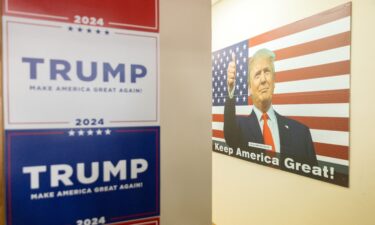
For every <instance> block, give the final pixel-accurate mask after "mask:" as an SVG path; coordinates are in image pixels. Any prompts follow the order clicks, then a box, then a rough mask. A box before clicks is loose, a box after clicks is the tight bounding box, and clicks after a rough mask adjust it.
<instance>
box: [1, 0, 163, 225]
mask: <svg viewBox="0 0 375 225" xmlns="http://www.w3.org/2000/svg"><path fill="white" fill-rule="evenodd" d="M2 8H3V10H2V29H3V30H2V34H3V39H2V40H3V43H2V45H3V48H2V49H3V51H2V55H3V57H2V58H3V71H2V81H3V82H2V83H3V115H4V118H3V121H4V128H5V138H4V140H5V143H4V146H3V147H4V152H5V154H4V155H5V156H4V157H5V158H4V170H5V179H4V180H5V183H6V188H5V193H6V224H8V225H24V224H36V225H43V224H45V225H51V224H56V225H60V224H61V225H68V224H70V225H73V224H77V225H81V224H82V225H95V224H117V225H136V224H142V225H158V224H159V214H160V201H159V196H160V194H159V189H160V188H159V187H160V179H159V177H160V176H159V174H160V163H159V158H160V157H159V152H160V143H159V142H160V127H159V80H160V79H159V65H158V64H159V34H158V32H159V1H158V0H145V1H134V0H121V1H120V0H115V1H97V0H95V1H84V0H79V1H70V0H69V1H61V0H59V1H54V2H53V3H51V2H49V1H43V0H5V1H3V7H2Z"/></svg>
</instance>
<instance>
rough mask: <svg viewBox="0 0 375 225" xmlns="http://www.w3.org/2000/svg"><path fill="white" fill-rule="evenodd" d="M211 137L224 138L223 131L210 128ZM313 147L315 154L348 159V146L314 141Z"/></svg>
mask: <svg viewBox="0 0 375 225" xmlns="http://www.w3.org/2000/svg"><path fill="white" fill-rule="evenodd" d="M212 133H213V137H215V138H222V139H224V132H223V131H221V130H212ZM314 148H315V152H316V154H317V155H320V156H327V157H332V158H337V159H344V160H348V159H349V147H348V146H341V145H331V144H323V143H318V142H314Z"/></svg>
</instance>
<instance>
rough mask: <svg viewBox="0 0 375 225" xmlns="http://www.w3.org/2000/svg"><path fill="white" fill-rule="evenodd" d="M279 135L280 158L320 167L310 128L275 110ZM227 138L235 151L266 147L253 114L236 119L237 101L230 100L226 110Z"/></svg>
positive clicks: (227, 100) (225, 126) (226, 104)
mask: <svg viewBox="0 0 375 225" xmlns="http://www.w3.org/2000/svg"><path fill="white" fill-rule="evenodd" d="M275 114H276V118H277V124H278V127H279V136H280V157H281V158H282V159H283V158H285V157H289V158H293V159H294V160H295V161H298V162H301V163H309V164H311V165H317V160H316V155H315V151H314V145H313V142H312V138H311V133H310V130H309V128H308V127H307V126H305V125H303V124H301V123H299V122H297V121H295V120H292V119H289V118H286V117H284V116H281V115H280V114H278V113H277V112H276V111H275ZM224 136H225V141H226V143H227V145H229V146H230V147H232V148H237V147H240V148H241V149H243V150H249V149H250V150H254V149H253V148H251V147H249V146H248V143H249V142H254V143H261V144H264V140H263V135H262V131H261V129H260V126H259V122H258V120H257V116H256V114H255V112H254V111H252V112H251V114H250V115H249V116H236V111H235V100H234V98H233V99H230V98H227V99H226V103H225V109H224Z"/></svg>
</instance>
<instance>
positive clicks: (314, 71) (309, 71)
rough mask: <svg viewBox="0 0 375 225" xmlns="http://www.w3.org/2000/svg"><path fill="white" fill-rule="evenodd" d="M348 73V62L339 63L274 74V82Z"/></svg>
mask: <svg viewBox="0 0 375 225" xmlns="http://www.w3.org/2000/svg"><path fill="white" fill-rule="evenodd" d="M349 73H350V61H349V60H348V61H341V62H335V63H329V64H323V65H318V66H312V67H305V68H300V69H294V70H286V71H281V72H276V82H286V81H295V80H305V79H313V78H320V77H331V76H337V75H343V74H349Z"/></svg>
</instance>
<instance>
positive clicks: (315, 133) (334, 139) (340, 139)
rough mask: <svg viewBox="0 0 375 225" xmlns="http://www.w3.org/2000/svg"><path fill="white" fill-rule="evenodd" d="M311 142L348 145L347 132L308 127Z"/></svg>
mask: <svg viewBox="0 0 375 225" xmlns="http://www.w3.org/2000/svg"><path fill="white" fill-rule="evenodd" d="M310 132H311V136H312V139H313V142H319V143H324V144H332V145H342V146H349V132H346V131H332V130H317V129H310Z"/></svg>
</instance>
